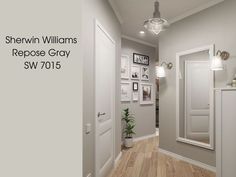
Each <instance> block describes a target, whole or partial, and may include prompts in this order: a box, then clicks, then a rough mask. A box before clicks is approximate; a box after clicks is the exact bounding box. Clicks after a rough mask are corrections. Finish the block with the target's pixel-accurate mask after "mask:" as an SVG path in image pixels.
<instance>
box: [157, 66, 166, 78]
mask: <svg viewBox="0 0 236 177" xmlns="http://www.w3.org/2000/svg"><path fill="white" fill-rule="evenodd" d="M156 76H157V78H161V77H166V72H165V68H164V66H156Z"/></svg>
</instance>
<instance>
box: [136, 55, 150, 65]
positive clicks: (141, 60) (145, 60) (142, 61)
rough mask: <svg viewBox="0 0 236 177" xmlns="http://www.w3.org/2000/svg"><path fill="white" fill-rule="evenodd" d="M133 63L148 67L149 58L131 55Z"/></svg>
mask: <svg viewBox="0 0 236 177" xmlns="http://www.w3.org/2000/svg"><path fill="white" fill-rule="evenodd" d="M133 62H134V63H136V64H141V65H147V66H148V65H149V56H147V55H142V54H138V53H133Z"/></svg>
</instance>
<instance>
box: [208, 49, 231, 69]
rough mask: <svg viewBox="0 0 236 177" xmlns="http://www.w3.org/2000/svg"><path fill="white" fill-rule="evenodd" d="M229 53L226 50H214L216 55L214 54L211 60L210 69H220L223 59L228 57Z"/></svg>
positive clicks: (222, 67)
mask: <svg viewBox="0 0 236 177" xmlns="http://www.w3.org/2000/svg"><path fill="white" fill-rule="evenodd" d="M229 56H230V54H229V52H226V51H222V52H221V51H220V50H218V51H217V52H216V56H214V57H213V58H212V60H211V70H213V71H220V70H223V69H224V65H223V61H222V60H227V59H228V58H229Z"/></svg>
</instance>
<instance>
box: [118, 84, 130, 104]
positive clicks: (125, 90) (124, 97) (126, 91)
mask: <svg viewBox="0 0 236 177" xmlns="http://www.w3.org/2000/svg"><path fill="white" fill-rule="evenodd" d="M120 87H121V91H120V93H121V101H122V102H128V101H131V83H130V82H121V86H120Z"/></svg>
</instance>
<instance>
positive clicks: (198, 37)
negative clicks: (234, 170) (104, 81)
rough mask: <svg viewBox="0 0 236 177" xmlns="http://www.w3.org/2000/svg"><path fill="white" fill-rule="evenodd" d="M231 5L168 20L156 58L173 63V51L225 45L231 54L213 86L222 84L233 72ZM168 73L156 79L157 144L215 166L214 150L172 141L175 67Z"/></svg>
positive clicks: (230, 0)
mask: <svg viewBox="0 0 236 177" xmlns="http://www.w3.org/2000/svg"><path fill="white" fill-rule="evenodd" d="M235 9H236V1H235V0H226V1H225V2H223V3H221V4H218V5H216V6H214V7H211V8H209V9H207V10H204V11H202V12H200V13H198V14H196V15H193V16H191V17H188V18H186V19H183V20H182V21H179V22H177V23H175V24H172V25H171V26H170V27H169V29H168V30H167V31H165V32H163V33H162V34H161V36H160V41H159V42H160V43H159V46H160V48H159V52H160V59H161V60H162V61H164V60H165V61H171V62H173V63H174V65H175V60H176V59H175V55H176V53H177V52H180V51H184V50H187V49H191V48H196V47H199V46H203V45H209V44H215V45H216V49H221V50H222V49H225V50H227V51H228V52H230V54H231V58H230V59H229V60H228V61H227V62H226V63H227V64H226V65H227V69H226V70H225V71H219V72H217V73H216V77H215V82H216V86H217V87H222V86H225V84H226V83H227V82H228V81H229V80H231V79H232V78H233V74H234V73H235V72H236V57H235V56H236V50H235V46H236V40H235V39H236V32H235V29H236V23H235V19H236V10H235ZM168 74H169V75H168V77H166V78H165V79H162V80H161V83H160V147H161V148H163V149H165V150H168V151H171V152H174V153H177V154H180V155H183V156H185V157H188V158H191V159H194V160H198V161H201V162H203V163H206V164H209V165H212V166H215V151H210V150H205V149H202V148H199V147H194V146H191V145H188V144H183V143H178V142H176V120H175V98H176V92H175V89H176V82H175V68H174V69H172V70H171V71H168ZM170 110H171V111H170Z"/></svg>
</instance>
